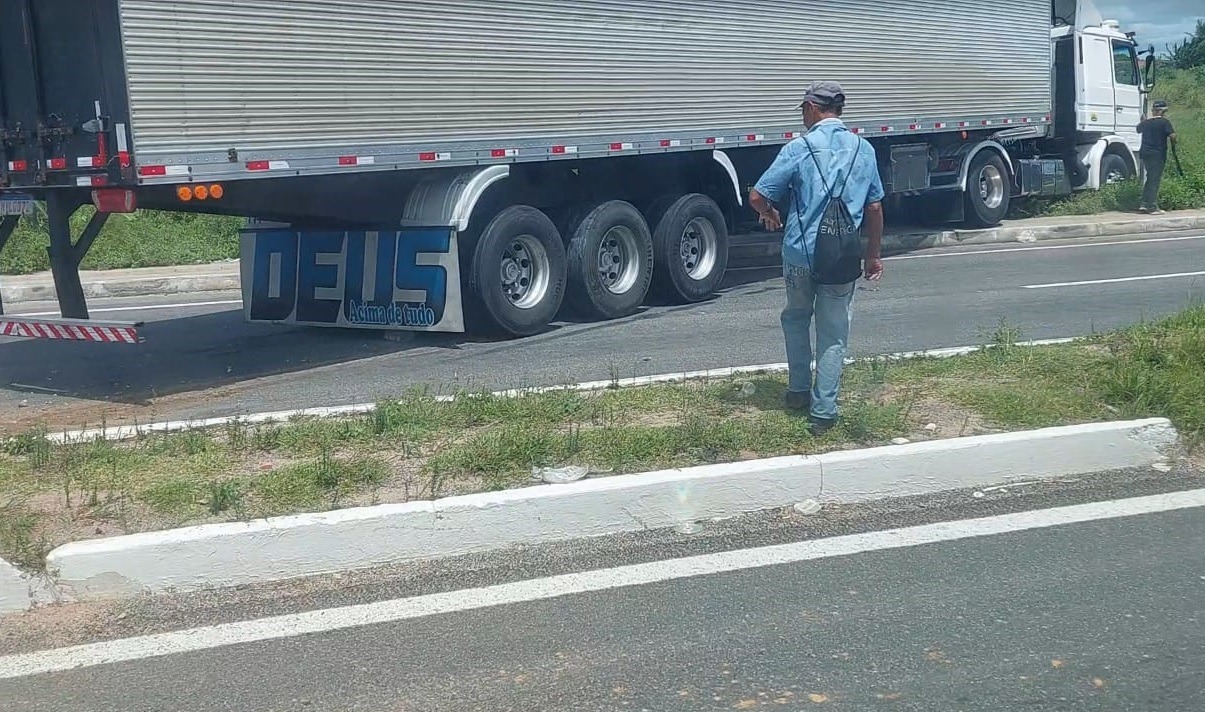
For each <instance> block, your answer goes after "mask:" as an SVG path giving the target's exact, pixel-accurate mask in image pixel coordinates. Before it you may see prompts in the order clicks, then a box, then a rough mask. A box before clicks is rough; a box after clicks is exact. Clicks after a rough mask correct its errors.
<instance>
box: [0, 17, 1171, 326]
mask: <svg viewBox="0 0 1205 712" xmlns="http://www.w3.org/2000/svg"><path fill="white" fill-rule="evenodd" d="M1139 67H1140V63H1139V57H1138V52H1137V50H1136V44H1135V41H1134V39H1133V36H1132V35H1131V34H1126V33H1124V32H1122V31H1121V28H1119V27H1118V25H1117V23H1115V22H1110V21H1107V20H1105V19H1103V18H1101V17H1100V16H1099V14H1098V13H1096V12H1095V10H1093V9H1092V7H1091V5H1090V3H1088V2H1085V1H1083V0H1080V1H1079V2H1076V0H1066V1H1063V0H1053V2H1052V1H1051V0H959V1H958V2H917V1H916V0H875V2H870V1H868V0H827V1H825V2H821V1H820V0H775V1H773V2H769V1H766V2H762V1H746V2H725V3H716V2H711V1H706V2H704V1H697V2H696V1H691V0H677V1H675V2H648V1H641V2H630V1H626V0H575V2H572V3H568V2H555V1H553V0H500V1H498V2H488V3H487V2H477V1H476V0H425V1H417V0H291V1H290V2H287V3H283V2H276V1H275V0H90V1H89V2H86V3H84V2H78V1H76V0H0V209H2V211H3V212H4V213H5V216H4V217H2V218H0V248H2V243H3V241H4V239H6V238H7V237H8V235H10V234H11V232H12V230H13V228H14V227H15V223H16V215H18V214H20V213H24V212H26V211H29V210H30V209H31V207H32V201H45V202H46V205H47V209H48V211H49V220H48V223H49V228H50V229H49V232H50V235H49V238H50V241H49V244H50V254H51V257H52V263H53V267H54V275H55V282H56V285H57V288H58V298H59V301H60V305H61V307H62V313H63V317H65V319H63V320H49V321H48V320H22V319H11V318H10V319H3V318H2V317H0V334H5V335H9V336H28V337H44V338H72V339H91V340H111V341H122V342H128V341H137V333H136V331H135V330H134V329H133V328H132V327H130V326H128V325H98V324H95V323H92V322H85V321H83V320H85V319H87V317H88V310H87V306H86V304H85V301H84V295H83V291H82V289H81V287H80V281H79V272H78V267H79V263H80V259H82V257H83V255H84V253H85V252H86V251H87V249H88V247H89V246H90V245H91V243H92V241H93V240H94V239H95V238H96V236H97V234H98V232H99V230H100V228H101V226H102V225H103V224H104V221H105V219H106V218H107V217H108V215H109V214H111V213H113V212H125V211H131V210H133V209H135V208H153V209H160V210H173V211H194V212H208V213H219V214H229V215H236V216H244V217H248V218H252V219H253V220H251V221H249V227H248V229H247V231H246V233H245V235H244V238H243V257H242V276H243V292H244V303H245V311H246V317H247V319H249V320H251V321H256V322H289V323H299V324H308V325H314V326H331V327H357V328H373V329H409V330H429V331H451V332H456V331H462V330H465V329H466V328H467V327H470V326H480V327H482V328H485V329H490V330H494V331H500V332H502V333H504V334H508V335H515V336H523V335H529V334H533V333H536V332H539V331H541V330H543V329H545V328H547V327H548V325H549V324H550V323H551V322H552V321H553V320H554V319H555V318H556V317H557V315H558V313H560V312H561V311H562V309H563V308H566V307H568V308H572V309H573V310H574V311H576V312H577V313H578V314H582V315H585V316H587V317H589V318H592V319H612V318H617V317H622V316H625V315H629V314H632V313H633V312H635V311H636V310H638V309H639V308H640V307H641V305H642V304H644V303H645V301H646V299H647V298H648V296H649V294H650V292H653V293H659V294H661V295H663V296H664V297H667V298H669V299H672V300H678V301H683V302H694V301H699V300H704V299H707V298H709V297H710V296H711V295H713V293H714V292H715V291H716V289H717V287H718V285H719V283H720V281H721V280H722V278H723V276H724V272H725V269H726V266H727V264H728V254H729V245H730V235H734V234H741V233H751V232H756V231H757V230H758V229H759V228H757V227H756V218H755V215H754V214H753V212H752V211H751V210H749V209H748V208H746V207H745V206H744V197H745V195H746V194H747V191H748V189H749V187H750V186H752V185H753V183H754V182H756V180H757V178H758V176H759V175H760V174H761V172H762V171H763V170H764V169H765V168H766V167H767V166H768V165H769V163H770V162H771V161H772V160H773V158H774V156H775V155H776V153H777V151H778V150H779V148H780V147H781V145H782V144H784V143H786V142H789V141H791V140H793V139H795V138H796V137H798V136H799V135H800V132H801V131H802V130H803V127H802V125H801V118H800V116H799V115H798V113H797V112H796V110H795V107H796V105H797V104H798V103H799V100H800V93H801V90H802V88H803V87H804V86H806V84H807V83H808V82H810V81H812V80H815V79H833V80H837V81H839V82H841V83H842V84H843V85H844V86H845V88H846V91H847V93H848V95H849V105H848V108H847V113H846V115H845V119H846V121H847V123H848V124H849V125H850V126H851V127H852V128H853V130H855V131H857V132H859V133H861V134H862V135H863V136H865V137H866V138H867V139H869V140H870V141H871V142H872V143H873V144H874V146H875V148H876V149H877V152H878V157H879V163H880V166H881V170H882V174H883V181H884V184H885V185H886V187H887V192H888V194H889V203H888V209H889V211H893V212H896V213H897V214H898V213H900V212H906V213H909V214H910V216H921V215H923V216H924V217H926V218H927V219H930V220H943V221H950V222H961V223H968V224H971V225H980V226H985V225H993V224H995V223H997V222H998V221H1000V220H1001V219H1002V218H1003V217H1004V216H1005V214H1006V212H1007V211H1008V208H1009V203H1010V200H1011V199H1013V198H1016V197H1018V196H1027V195H1057V194H1065V193H1069V192H1071V191H1073V190H1079V189H1094V188H1097V187H1099V186H1100V185H1101V184H1102V183H1104V182H1107V181H1113V180H1118V179H1123V178H1126V177H1129V176H1133V175H1135V174H1136V172H1137V162H1136V161H1135V157H1134V156H1135V151H1136V149H1137V146H1138V137H1137V135H1136V134H1135V128H1134V127H1135V125H1136V124H1137V123H1138V121H1139V118H1140V115H1141V114H1142V112H1143V106H1144V93H1145V92H1146V91H1147V89H1148V87H1146V86H1145V84H1149V80H1150V78H1149V77H1148V78H1146V80H1145V81H1144V78H1143V77H1142V76H1140V70H1139ZM1147 67H1148V71H1149V68H1151V67H1153V62H1148V63H1147ZM90 202H91V203H94V204H95V205H96V207H97V212H96V213H95V216H94V217H92V218H91V220H90V222H89V224H88V226H87V228H86V229H85V230H84V231H83V233H82V235H80V236H79V238H78V240H73V236H72V234H71V227H70V217H71V216H72V215H73V214H74V213H75V212H76V211H77V210H78V209H80V208H81V207H83V206H84V205H86V204H88V203H90ZM0 313H2V312H0Z"/></svg>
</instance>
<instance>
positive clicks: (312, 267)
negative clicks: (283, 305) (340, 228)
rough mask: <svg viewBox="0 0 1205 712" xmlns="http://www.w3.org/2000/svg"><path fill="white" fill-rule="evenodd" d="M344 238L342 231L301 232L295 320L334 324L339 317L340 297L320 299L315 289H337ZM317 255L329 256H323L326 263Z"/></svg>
mask: <svg viewBox="0 0 1205 712" xmlns="http://www.w3.org/2000/svg"><path fill="white" fill-rule="evenodd" d="M343 241H344V234H343V233H341V232H312V233H306V234H304V235H302V236H301V240H300V243H301V245H300V248H299V250H298V259H297V262H298V277H297V321H299V322H303V323H311V324H333V323H335V322H336V321H337V320H338V319H339V307H340V305H341V302H342V301H343V300H342V299H329V298H328V299H320V298H319V297H318V290H319V289H328V290H334V289H338V287H339V269H340V262H341V261H342V255H343ZM319 255H327V256H329V257H328V258H327V259H326V260H324V262H325V264H321V263H319V261H318V257H319ZM330 257H335V258H338V259H330Z"/></svg>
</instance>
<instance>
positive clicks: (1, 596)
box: [0, 559, 33, 616]
mask: <svg viewBox="0 0 1205 712" xmlns="http://www.w3.org/2000/svg"><path fill="white" fill-rule="evenodd" d="M32 605H33V596H32V593H31V592H30V585H29V579H27V578H26V577H25V575H24V574H22V573H21V572H20V570H18V569H17V567H15V566H13V565H12V564H10V563H8V562H7V561H5V560H4V559H0V616H2V615H4V614H5V613H16V612H18V611H24V610H28V609H29V608H30V606H32Z"/></svg>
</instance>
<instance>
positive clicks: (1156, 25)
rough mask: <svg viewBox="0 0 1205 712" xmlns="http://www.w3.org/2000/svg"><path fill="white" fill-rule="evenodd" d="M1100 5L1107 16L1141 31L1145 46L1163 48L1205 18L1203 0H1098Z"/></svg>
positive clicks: (1191, 29) (1140, 34) (1140, 36)
mask: <svg viewBox="0 0 1205 712" xmlns="http://www.w3.org/2000/svg"><path fill="white" fill-rule="evenodd" d="M1095 2H1096V7H1097V9H1099V10H1100V12H1101V14H1102V15H1104V16H1105V17H1107V18H1110V19H1115V20H1120V21H1121V24H1122V26H1123V29H1125V30H1126V31H1128V32H1137V33H1138V43H1139V44H1140V45H1142V46H1146V45H1155V49H1156V50H1158V51H1160V52H1162V51H1164V49H1165V48H1166V46H1167V45H1169V44H1171V43H1173V42H1178V41H1180V40H1182V39H1184V38H1185V36H1186V35H1189V34H1191V33H1192V32H1193V31H1194V30H1195V29H1196V26H1197V21H1198V20H1205V8H1203V7H1202V5H1201V0H1141V2H1136V1H1135V0H1095Z"/></svg>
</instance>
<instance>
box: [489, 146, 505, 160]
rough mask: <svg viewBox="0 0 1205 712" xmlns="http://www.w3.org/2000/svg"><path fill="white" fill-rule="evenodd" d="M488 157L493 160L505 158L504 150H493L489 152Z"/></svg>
mask: <svg viewBox="0 0 1205 712" xmlns="http://www.w3.org/2000/svg"><path fill="white" fill-rule="evenodd" d="M490 156H491V157H493V158H506V149H505V148H495V149H494V150H492V151H490Z"/></svg>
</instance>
